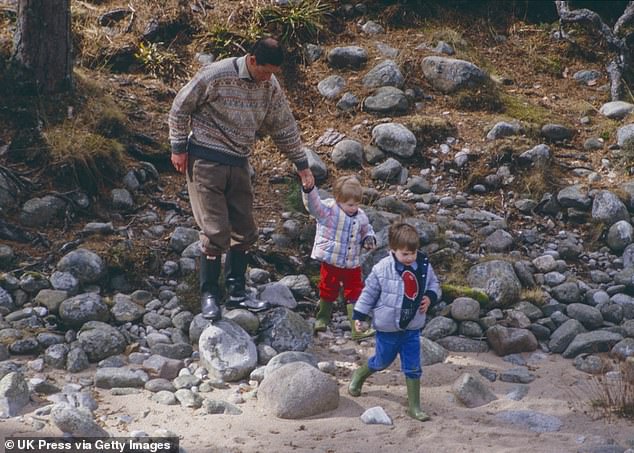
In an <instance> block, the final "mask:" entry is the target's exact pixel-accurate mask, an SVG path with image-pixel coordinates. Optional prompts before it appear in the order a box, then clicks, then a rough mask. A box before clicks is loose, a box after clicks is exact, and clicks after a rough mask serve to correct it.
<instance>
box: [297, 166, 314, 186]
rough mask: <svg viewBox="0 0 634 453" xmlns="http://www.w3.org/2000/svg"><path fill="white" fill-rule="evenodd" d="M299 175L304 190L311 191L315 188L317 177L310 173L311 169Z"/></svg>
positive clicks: (300, 172)
mask: <svg viewBox="0 0 634 453" xmlns="http://www.w3.org/2000/svg"><path fill="white" fill-rule="evenodd" d="M297 174H298V175H299V177H300V179H301V180H302V187H303V188H304V189H306V190H310V189H312V188H313V187H314V186H315V177H314V176H313V172H312V171H310V168H305V169H304V170H301V171H298V172H297Z"/></svg>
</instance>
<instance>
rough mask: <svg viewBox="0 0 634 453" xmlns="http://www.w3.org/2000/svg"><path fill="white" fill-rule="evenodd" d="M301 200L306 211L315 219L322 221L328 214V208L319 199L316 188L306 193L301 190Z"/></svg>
mask: <svg viewBox="0 0 634 453" xmlns="http://www.w3.org/2000/svg"><path fill="white" fill-rule="evenodd" d="M302 200H303V201H304V206H306V210H307V211H308V212H309V213H310V215H312V216H313V217H315V218H316V219H319V220H323V219H325V218H326V217H328V215H329V214H330V208H329V207H328V206H327V205H326V204H324V202H323V201H321V198H320V197H319V189H317V186H314V187H313V188H312V189H311V190H310V191H309V192H308V193H306V192H304V191H303V190H302Z"/></svg>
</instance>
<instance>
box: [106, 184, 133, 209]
mask: <svg viewBox="0 0 634 453" xmlns="http://www.w3.org/2000/svg"><path fill="white" fill-rule="evenodd" d="M110 202H111V203H112V208H113V209H116V210H119V211H131V210H132V209H133V208H134V199H133V198H132V194H131V193H130V192H129V191H128V189H112V191H111V192H110Z"/></svg>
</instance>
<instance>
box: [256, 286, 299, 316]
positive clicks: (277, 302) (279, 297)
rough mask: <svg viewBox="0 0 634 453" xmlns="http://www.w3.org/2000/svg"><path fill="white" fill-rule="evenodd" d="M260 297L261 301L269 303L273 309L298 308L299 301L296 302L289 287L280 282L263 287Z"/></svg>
mask: <svg viewBox="0 0 634 453" xmlns="http://www.w3.org/2000/svg"><path fill="white" fill-rule="evenodd" d="M258 297H259V298H260V300H265V301H267V302H269V304H271V306H272V307H285V308H288V309H290V310H293V309H295V308H296V307H297V300H295V297H294V296H293V292H292V291H291V290H290V288H289V287H288V286H287V285H285V284H283V283H280V282H271V283H267V284H265V285H263V286H262V290H261V292H260V294H259V295H258Z"/></svg>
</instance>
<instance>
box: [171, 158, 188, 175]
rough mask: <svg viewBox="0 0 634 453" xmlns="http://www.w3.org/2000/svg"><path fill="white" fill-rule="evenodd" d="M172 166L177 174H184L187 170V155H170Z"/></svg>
mask: <svg viewBox="0 0 634 453" xmlns="http://www.w3.org/2000/svg"><path fill="white" fill-rule="evenodd" d="M172 165H174V168H175V169H176V171H177V172H179V173H185V170H187V153H182V154H172Z"/></svg>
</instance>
